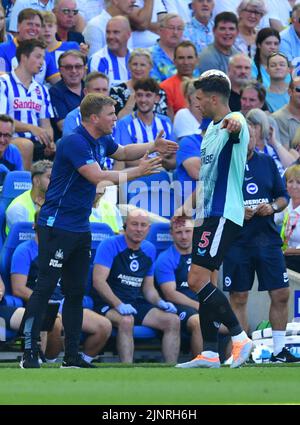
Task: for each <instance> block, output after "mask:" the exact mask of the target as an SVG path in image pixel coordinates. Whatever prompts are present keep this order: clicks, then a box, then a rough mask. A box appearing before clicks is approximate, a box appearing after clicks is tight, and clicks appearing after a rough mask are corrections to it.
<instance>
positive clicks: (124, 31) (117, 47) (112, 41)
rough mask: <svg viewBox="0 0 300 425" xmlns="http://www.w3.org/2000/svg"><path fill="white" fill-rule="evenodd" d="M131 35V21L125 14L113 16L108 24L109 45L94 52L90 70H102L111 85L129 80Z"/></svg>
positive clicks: (89, 66)
mask: <svg viewBox="0 0 300 425" xmlns="http://www.w3.org/2000/svg"><path fill="white" fill-rule="evenodd" d="M130 35H131V29H130V25H129V21H128V19H127V18H126V17H125V16H115V17H113V18H111V19H110V20H109V21H108V23H107V26H106V42H107V45H106V46H105V47H103V48H102V49H100V50H98V52H96V53H94V54H93V55H92V56H91V58H90V60H89V63H88V71H89V72H91V71H100V72H103V73H104V74H106V75H107V76H108V78H109V83H110V86H114V85H116V84H120V83H122V82H124V81H127V80H129V78H130V72H129V69H128V60H129V55H130V52H129V50H128V47H127V44H128V40H129V38H130Z"/></svg>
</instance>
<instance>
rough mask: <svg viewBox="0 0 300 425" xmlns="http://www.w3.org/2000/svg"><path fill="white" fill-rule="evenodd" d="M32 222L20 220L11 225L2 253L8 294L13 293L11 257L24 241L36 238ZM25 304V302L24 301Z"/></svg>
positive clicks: (0, 268)
mask: <svg viewBox="0 0 300 425" xmlns="http://www.w3.org/2000/svg"><path fill="white" fill-rule="evenodd" d="M32 224H33V223H30V222H19V223H15V224H13V225H12V226H11V230H10V232H9V234H8V236H7V238H6V239H5V242H4V244H3V247H2V249H1V254H0V275H1V277H2V279H3V282H4V285H5V292H6V295H12V291H11V282H10V266H11V258H12V254H13V252H14V250H15V249H16V247H17V246H18V245H19V244H20V243H21V242H24V241H27V240H29V239H33V238H34V230H33V228H32ZM22 305H23V302H22Z"/></svg>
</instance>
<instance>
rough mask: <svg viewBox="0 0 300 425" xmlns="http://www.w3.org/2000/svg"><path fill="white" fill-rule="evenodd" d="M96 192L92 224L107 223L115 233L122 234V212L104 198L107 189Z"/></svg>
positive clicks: (99, 189)
mask: <svg viewBox="0 0 300 425" xmlns="http://www.w3.org/2000/svg"><path fill="white" fill-rule="evenodd" d="M96 191H97V192H96V197H95V201H94V205H93V208H92V213H91V215H90V222H94V223H95V222H96V223H106V224H108V225H109V227H110V228H111V229H112V230H113V231H114V232H115V233H120V232H122V229H123V220H122V216H121V212H120V210H119V209H118V208H117V207H116V206H115V205H113V204H111V203H110V202H109V201H107V200H106V199H104V198H103V195H104V193H105V188H103V187H99V188H97V189H96Z"/></svg>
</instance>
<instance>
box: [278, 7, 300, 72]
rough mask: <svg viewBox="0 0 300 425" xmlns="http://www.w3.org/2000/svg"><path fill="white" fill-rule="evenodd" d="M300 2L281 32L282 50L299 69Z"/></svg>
mask: <svg viewBox="0 0 300 425" xmlns="http://www.w3.org/2000/svg"><path fill="white" fill-rule="evenodd" d="M299 20H300V3H297V4H295V5H294V7H293V10H292V17H291V23H292V25H289V26H288V27H287V28H286V29H284V30H283V31H281V33H280V38H281V42H280V51H281V53H284V54H285V55H286V56H287V58H288V60H289V62H290V63H291V65H292V66H293V67H294V68H296V69H297V67H298V66H299V65H300V22H299Z"/></svg>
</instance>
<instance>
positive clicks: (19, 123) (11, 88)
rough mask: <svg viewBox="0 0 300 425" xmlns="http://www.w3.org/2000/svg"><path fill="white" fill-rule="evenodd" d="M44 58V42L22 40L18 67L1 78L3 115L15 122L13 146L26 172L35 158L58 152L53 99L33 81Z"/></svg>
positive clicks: (44, 88) (18, 48) (1, 108)
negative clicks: (54, 127) (52, 122)
mask: <svg viewBox="0 0 300 425" xmlns="http://www.w3.org/2000/svg"><path fill="white" fill-rule="evenodd" d="M19 16H20V15H19ZM44 55H45V45H44V43H43V42H42V41H39V40H36V39H32V40H25V41H22V42H20V43H19V45H18V47H17V60H18V66H17V68H16V69H15V71H12V72H11V73H10V74H5V75H2V76H1V77H0V98H1V103H0V113H5V114H7V115H9V116H11V117H12V118H13V119H14V124H15V133H14V137H15V138H14V139H13V143H14V144H15V145H16V146H17V147H18V148H19V150H20V152H21V154H22V158H23V164H24V168H25V169H26V170H30V168H31V164H32V159H33V160H34V161H35V160H38V159H41V158H44V157H45V156H46V157H52V156H53V155H54V153H55V144H54V141H53V131H52V128H51V125H50V118H51V117H52V116H53V111H52V106H51V103H50V96H49V93H48V90H47V88H46V87H45V86H43V85H42V84H39V83H38V82H37V81H36V80H35V79H34V76H35V75H36V74H37V73H38V72H39V70H40V68H41V66H42V64H43V62H44Z"/></svg>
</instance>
